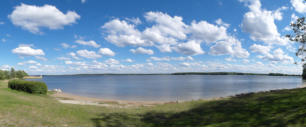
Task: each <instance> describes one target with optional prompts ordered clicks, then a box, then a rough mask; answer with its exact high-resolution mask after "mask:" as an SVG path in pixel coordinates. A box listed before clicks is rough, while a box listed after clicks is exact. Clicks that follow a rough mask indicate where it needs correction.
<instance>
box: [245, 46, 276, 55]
mask: <svg viewBox="0 0 306 128" xmlns="http://www.w3.org/2000/svg"><path fill="white" fill-rule="evenodd" d="M250 49H251V51H252V52H257V53H261V54H264V55H267V54H269V52H270V50H271V46H263V45H259V44H253V45H252V46H251V47H250Z"/></svg>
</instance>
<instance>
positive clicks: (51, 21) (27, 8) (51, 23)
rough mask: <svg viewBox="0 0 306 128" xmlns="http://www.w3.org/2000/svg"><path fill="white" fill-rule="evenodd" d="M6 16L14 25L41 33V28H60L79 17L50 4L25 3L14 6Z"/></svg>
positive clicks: (74, 21)
mask: <svg viewBox="0 0 306 128" xmlns="http://www.w3.org/2000/svg"><path fill="white" fill-rule="evenodd" d="M8 17H9V19H10V20H11V21H12V23H13V24H14V25H16V26H20V27H22V28H23V29H26V30H28V31H30V32H32V33H41V30H40V29H41V28H49V29H51V30H54V29H61V28H63V27H64V26H65V25H70V24H73V23H76V20H77V19H80V16H79V15H78V14H77V13H76V12H74V11H68V12H67V13H66V14H64V13H63V12H61V11H60V10H58V9H57V8H56V7H55V6H52V5H44V6H35V5H27V4H21V5H19V6H16V7H15V9H14V11H13V12H12V13H11V14H10V15H9V16H8Z"/></svg>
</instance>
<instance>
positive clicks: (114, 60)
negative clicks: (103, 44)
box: [104, 58, 120, 65]
mask: <svg viewBox="0 0 306 128" xmlns="http://www.w3.org/2000/svg"><path fill="white" fill-rule="evenodd" d="M104 62H105V63H106V64H109V65H114V64H119V63H120V62H119V61H118V60H116V59H113V58H109V59H107V60H105V61H104Z"/></svg>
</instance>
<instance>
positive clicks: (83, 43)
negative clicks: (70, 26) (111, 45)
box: [75, 40, 100, 48]
mask: <svg viewBox="0 0 306 128" xmlns="http://www.w3.org/2000/svg"><path fill="white" fill-rule="evenodd" d="M75 42H76V43H78V44H81V45H87V46H92V47H94V48H99V47H100V45H99V44H97V43H96V41H93V40H89V41H84V40H76V41H75Z"/></svg>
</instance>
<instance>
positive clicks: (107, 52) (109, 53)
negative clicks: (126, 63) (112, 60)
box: [99, 48, 116, 56]
mask: <svg viewBox="0 0 306 128" xmlns="http://www.w3.org/2000/svg"><path fill="white" fill-rule="evenodd" d="M99 53H100V54H102V55H107V56H115V55H116V54H115V52H113V51H112V50H110V49H109V48H100V50H99Z"/></svg>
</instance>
